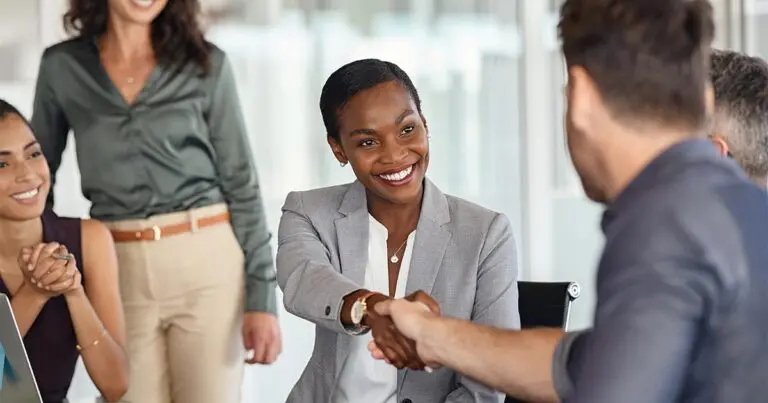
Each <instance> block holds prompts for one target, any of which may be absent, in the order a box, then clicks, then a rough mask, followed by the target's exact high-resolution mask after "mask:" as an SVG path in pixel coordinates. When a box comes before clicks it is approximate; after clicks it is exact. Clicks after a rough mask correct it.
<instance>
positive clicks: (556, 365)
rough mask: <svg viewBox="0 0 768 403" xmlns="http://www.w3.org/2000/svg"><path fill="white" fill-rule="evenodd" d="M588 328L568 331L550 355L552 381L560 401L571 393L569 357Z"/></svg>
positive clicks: (571, 380) (570, 357)
mask: <svg viewBox="0 0 768 403" xmlns="http://www.w3.org/2000/svg"><path fill="white" fill-rule="evenodd" d="M588 332H589V330H582V331H577V332H568V333H566V334H565V336H563V338H562V339H560V342H559V343H557V346H556V347H555V352H554V355H553V356H552V382H553V383H554V385H555V391H556V392H557V396H558V397H559V398H560V401H564V400H566V399H567V398H568V397H569V396H570V395H571V394H572V393H573V379H572V377H571V374H570V373H569V369H570V368H571V359H572V356H573V355H574V354H573V353H574V350H576V344H577V342H580V341H581V340H582V339H583V338H584V336H585V335H586V334H588Z"/></svg>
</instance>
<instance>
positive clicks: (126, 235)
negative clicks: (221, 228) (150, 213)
mask: <svg viewBox="0 0 768 403" xmlns="http://www.w3.org/2000/svg"><path fill="white" fill-rule="evenodd" d="M195 221H196V224H197V225H196V227H197V228H205V227H210V226H212V225H216V224H222V223H225V222H229V213H221V214H217V215H213V216H209V217H203V218H200V219H198V220H195ZM194 227H195V226H193V225H192V222H184V223H180V224H173V225H167V226H165V227H160V226H157V225H153V226H152V228H147V229H143V230H139V231H112V239H114V240H115V242H135V241H159V240H161V239H163V238H166V237H169V236H173V235H179V234H183V233H185V232H191V231H192V230H193V229H195V228H194Z"/></svg>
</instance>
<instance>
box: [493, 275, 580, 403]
mask: <svg viewBox="0 0 768 403" xmlns="http://www.w3.org/2000/svg"><path fill="white" fill-rule="evenodd" d="M517 291H518V293H519V297H518V303H517V306H518V309H519V311H520V325H521V327H522V328H523V329H530V328H534V327H559V328H562V329H563V330H567V329H568V319H569V317H570V314H571V302H573V301H574V300H575V299H576V298H579V295H580V294H581V288H580V287H579V284H578V283H576V282H559V283H538V282H533V281H518V283H517ZM504 403H521V401H520V400H517V399H515V398H513V397H510V396H507V398H506V400H504Z"/></svg>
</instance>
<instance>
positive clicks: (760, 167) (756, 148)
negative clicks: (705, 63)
mask: <svg viewBox="0 0 768 403" xmlns="http://www.w3.org/2000/svg"><path fill="white" fill-rule="evenodd" d="M711 65H712V67H711V79H712V87H713V89H714V92H715V105H716V107H715V133H713V134H716V135H720V136H722V137H724V138H725V139H726V141H727V142H728V145H729V147H730V149H731V153H732V154H733V157H734V158H735V159H736V161H738V162H739V165H741V166H742V168H744V170H745V171H746V172H747V174H748V175H749V176H750V177H751V178H753V179H756V180H760V181H765V180H766V179H768V63H766V62H765V61H764V60H762V59H760V58H757V57H751V56H747V55H745V54H742V53H738V52H732V51H719V50H718V51H714V52H713V53H712V63H711Z"/></svg>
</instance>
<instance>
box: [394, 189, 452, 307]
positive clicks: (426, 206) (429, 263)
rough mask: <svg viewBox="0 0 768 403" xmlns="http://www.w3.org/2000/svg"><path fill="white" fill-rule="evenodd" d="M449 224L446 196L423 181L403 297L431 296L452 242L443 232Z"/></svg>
mask: <svg viewBox="0 0 768 403" xmlns="http://www.w3.org/2000/svg"><path fill="white" fill-rule="evenodd" d="M450 220H451V218H450V212H449V211H448V202H447V201H446V199H445V195H444V194H443V193H442V192H441V191H440V190H439V189H438V188H437V187H436V186H435V185H433V184H432V182H430V181H429V180H427V179H425V180H424V199H423V201H422V206H421V215H420V217H419V223H418V224H417V226H416V238H415V240H414V245H413V252H412V255H411V266H410V267H411V269H410V274H409V276H408V282H407V283H406V287H405V290H406V291H405V292H406V295H408V294H410V293H412V292H414V291H417V290H423V291H424V292H426V293H427V294H430V293H431V292H432V286H433V285H434V284H435V278H436V277H437V273H438V271H440V264H441V263H442V261H443V254H444V253H445V248H446V247H447V246H448V241H449V240H450V239H451V233H450V232H449V231H448V230H447V229H446V228H444V225H445V224H446V223H448V222H450Z"/></svg>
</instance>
